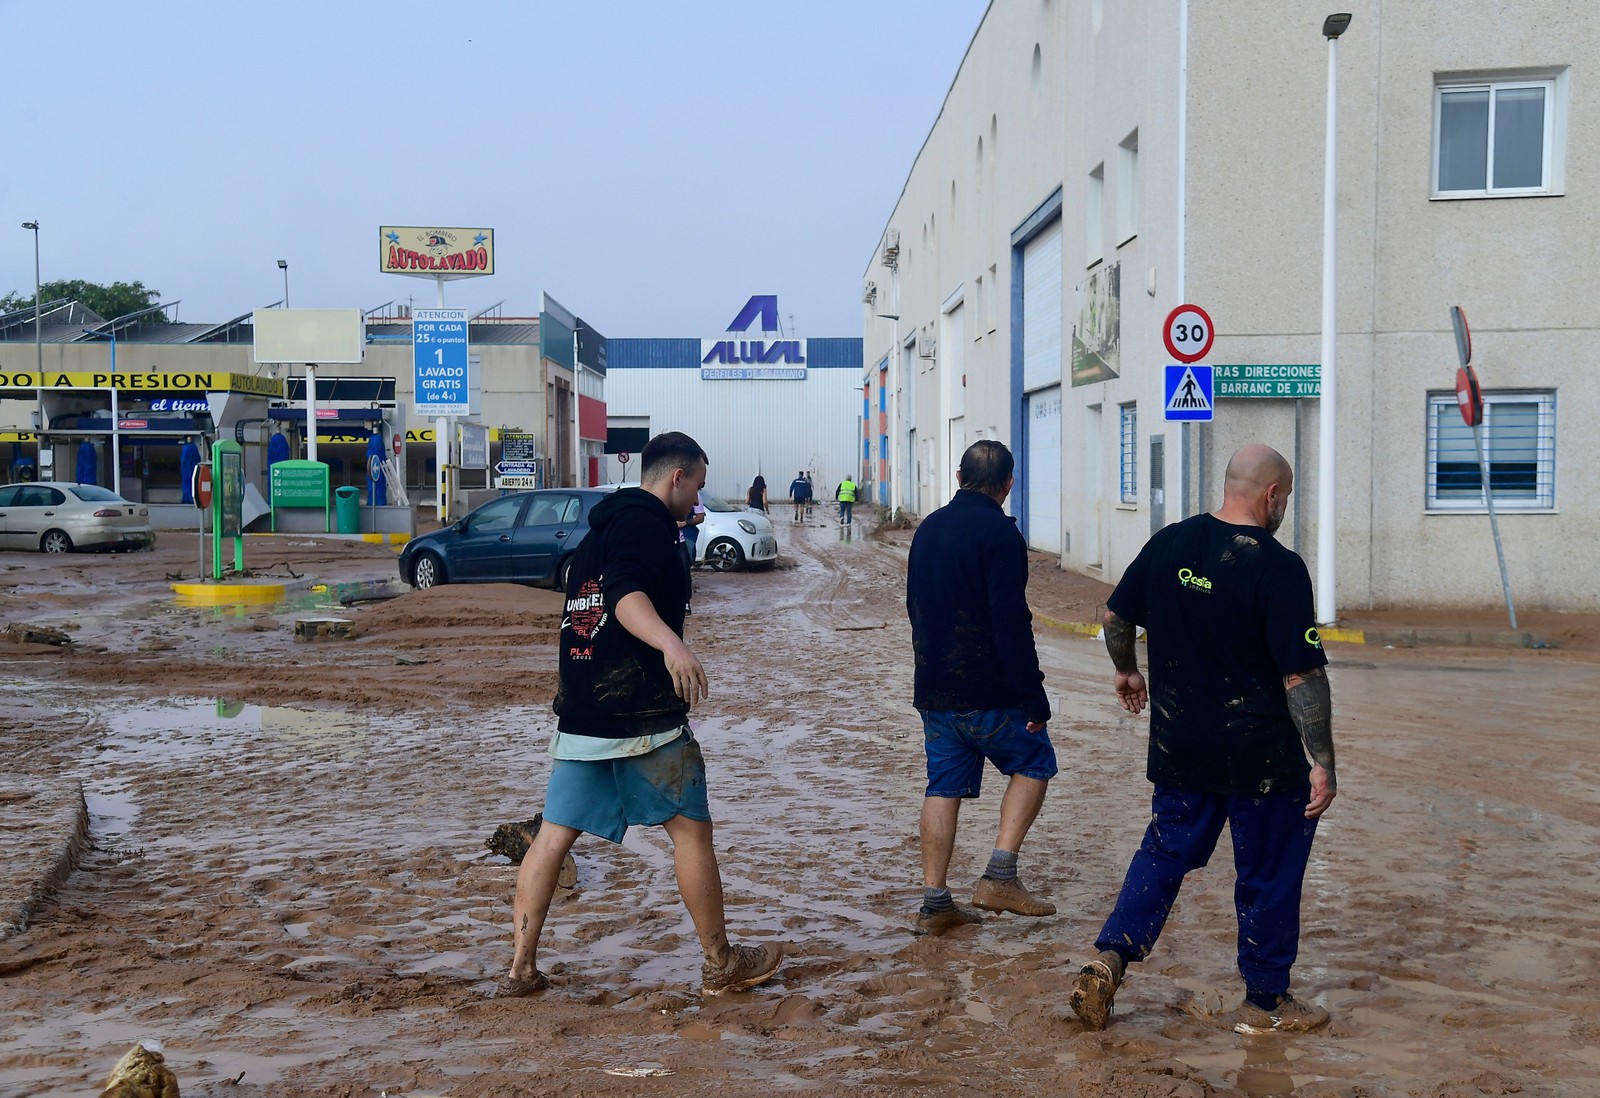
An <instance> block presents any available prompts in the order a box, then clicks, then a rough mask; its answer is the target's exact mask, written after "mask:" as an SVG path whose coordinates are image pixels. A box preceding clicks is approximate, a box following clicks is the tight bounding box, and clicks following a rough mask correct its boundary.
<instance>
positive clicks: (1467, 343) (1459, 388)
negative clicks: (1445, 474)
mask: <svg viewBox="0 0 1600 1098" xmlns="http://www.w3.org/2000/svg"><path fill="white" fill-rule="evenodd" d="M1450 323H1451V325H1452V326H1453V327H1454V328H1455V330H1456V355H1457V357H1459V358H1460V359H1461V368H1460V369H1458V370H1457V371H1456V403H1457V404H1459V405H1461V418H1462V419H1463V420H1464V421H1465V422H1466V424H1467V426H1468V427H1471V428H1472V443H1473V445H1474V446H1475V447H1476V448H1477V451H1478V479H1479V483H1480V484H1481V485H1482V486H1483V506H1484V509H1485V510H1487V511H1488V512H1489V530H1490V531H1491V532H1492V533H1493V534H1494V555H1495V559H1496V560H1498V561H1499V562H1500V590H1501V591H1502V592H1504V593H1505V597H1506V614H1507V615H1508V616H1509V617H1510V618H1511V628H1512V630H1515V629H1516V628H1517V608H1516V605H1515V604H1514V603H1513V602H1512V600H1511V577H1510V575H1509V574H1508V573H1507V572H1506V551H1505V549H1504V548H1503V547H1502V546H1501V544H1500V519H1499V517H1498V516H1496V515H1495V512H1494V491H1493V490H1492V486H1491V484H1490V482H1489V457H1488V455H1487V454H1486V453H1485V452H1484V449H1483V390H1481V389H1479V388H1478V376H1477V375H1476V374H1474V373H1473V372H1472V330H1471V329H1470V328H1468V327H1467V314H1466V313H1464V312H1462V311H1461V306H1459V305H1452V306H1450Z"/></svg>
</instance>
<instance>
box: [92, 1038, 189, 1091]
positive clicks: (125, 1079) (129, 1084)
mask: <svg viewBox="0 0 1600 1098" xmlns="http://www.w3.org/2000/svg"><path fill="white" fill-rule="evenodd" d="M100 1098H179V1096H178V1077H177V1076H176V1075H174V1074H172V1069H171V1068H169V1067H167V1061H166V1057H164V1056H162V1055H161V1052H160V1050H159V1049H150V1048H146V1047H145V1046H144V1045H142V1044H137V1045H134V1046H133V1047H132V1048H130V1049H129V1050H128V1051H127V1052H126V1053H125V1054H124V1055H123V1057H122V1059H120V1060H118V1061H117V1065H116V1067H114V1068H112V1069H111V1074H110V1075H109V1076H107V1077H106V1088H105V1090H103V1091H101V1092H100Z"/></svg>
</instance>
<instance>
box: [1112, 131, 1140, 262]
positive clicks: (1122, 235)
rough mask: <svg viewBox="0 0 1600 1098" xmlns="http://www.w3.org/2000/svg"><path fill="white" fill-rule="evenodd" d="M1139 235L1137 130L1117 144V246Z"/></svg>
mask: <svg viewBox="0 0 1600 1098" xmlns="http://www.w3.org/2000/svg"><path fill="white" fill-rule="evenodd" d="M1138 235H1139V131H1138V130H1134V131H1133V132H1132V133H1130V134H1129V135H1128V136H1127V137H1125V138H1123V139H1122V144H1120V145H1118V146H1117V247H1119V248H1120V247H1122V246H1123V245H1124V244H1126V243H1128V242H1129V241H1130V240H1132V239H1133V238H1134V237H1136V236H1138Z"/></svg>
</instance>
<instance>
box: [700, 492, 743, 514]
mask: <svg viewBox="0 0 1600 1098" xmlns="http://www.w3.org/2000/svg"><path fill="white" fill-rule="evenodd" d="M700 506H702V507H704V508H705V509H706V510H707V511H743V510H744V509H745V507H744V505H743V504H740V505H739V506H737V507H735V506H734V505H733V504H731V503H729V502H728V501H727V500H725V499H723V498H722V497H721V496H714V495H712V494H711V493H710V492H701V493H700Z"/></svg>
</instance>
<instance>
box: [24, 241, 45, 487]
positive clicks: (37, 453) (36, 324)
mask: <svg viewBox="0 0 1600 1098" xmlns="http://www.w3.org/2000/svg"><path fill="white" fill-rule="evenodd" d="M22 227H23V228H24V229H29V230H31V231H32V232H33V354H34V358H35V359H37V370H38V373H37V374H36V376H37V377H38V379H39V388H38V389H37V390H35V392H34V400H35V401H36V402H37V403H38V407H39V422H38V423H37V424H35V425H34V426H35V427H37V428H39V429H40V430H39V431H37V432H35V434H34V436H33V437H34V440H35V441H34V444H33V450H34V470H35V472H36V473H42V472H43V471H44V453H43V449H44V441H43V440H44V434H43V428H45V427H46V426H48V425H47V424H46V423H45V421H44V323H43V321H42V319H41V317H42V316H43V315H44V314H43V313H42V312H41V304H40V301H39V223H38V222H37V221H24V222H23V223H22Z"/></svg>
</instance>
